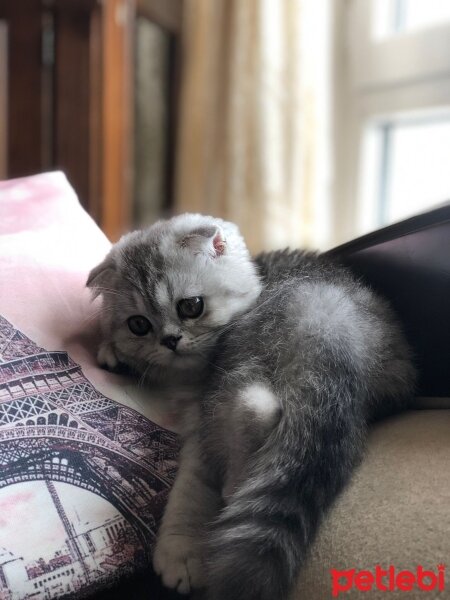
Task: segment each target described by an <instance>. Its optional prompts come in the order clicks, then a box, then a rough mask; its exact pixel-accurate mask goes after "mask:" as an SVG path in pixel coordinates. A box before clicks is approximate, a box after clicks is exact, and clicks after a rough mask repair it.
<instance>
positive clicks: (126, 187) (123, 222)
mask: <svg viewBox="0 0 450 600" xmlns="http://www.w3.org/2000/svg"><path fill="white" fill-rule="evenodd" d="M133 27H134V6H133V2H132V0H129V2H127V3H126V2H124V0H110V1H109V2H107V3H106V4H105V5H104V8H103V203H102V214H101V220H100V223H101V226H102V229H103V231H104V232H105V233H106V235H107V236H108V237H109V238H110V239H111V240H112V241H115V240H117V239H118V238H119V237H120V235H121V234H122V233H124V232H125V231H126V230H128V229H129V227H130V224H131V199H132V196H131V190H132V168H131V158H132V156H131V152H132V150H131V149H132V144H131V139H132V133H133V120H132V107H133V102H132V94H133V89H132V88H133V70H132V69H133V45H132V41H133V39H132V34H133Z"/></svg>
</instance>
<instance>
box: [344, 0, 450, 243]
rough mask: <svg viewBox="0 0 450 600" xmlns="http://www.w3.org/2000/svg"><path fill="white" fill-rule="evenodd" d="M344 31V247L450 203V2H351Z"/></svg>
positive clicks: (411, 0) (368, 0) (346, 9)
mask: <svg viewBox="0 0 450 600" xmlns="http://www.w3.org/2000/svg"><path fill="white" fill-rule="evenodd" d="M338 5H339V7H340V9H339V10H340V11H341V12H340V13H338V17H339V15H340V19H341V22H342V28H336V31H338V33H337V39H336V44H337V47H338V48H339V46H340V48H341V53H340V56H341V58H340V59H337V60H336V64H335V69H336V77H335V79H336V81H337V82H338V84H337V94H338V95H337V111H336V117H335V119H336V123H337V128H336V135H337V142H336V151H335V152H336V154H339V156H336V159H335V164H336V173H337V175H336V197H337V203H338V206H339V207H340V209H341V207H342V210H340V211H339V215H337V216H336V238H337V239H336V240H335V241H336V242H342V241H345V240H346V239H350V238H352V237H355V236H357V235H360V234H363V233H366V232H367V231H370V230H373V229H376V228H378V227H380V226H384V225H387V224H390V223H392V222H395V221H398V220H401V219H404V218H406V217H408V216H411V215H413V214H417V213H420V212H423V211H426V210H429V209H430V208H432V207H434V206H437V205H439V204H442V203H443V202H445V201H447V200H449V199H450V168H449V167H450V165H449V162H450V2H449V1H448V0H427V1H426V2H424V1H423V0H349V2H345V1H344V0H342V2H339V3H338Z"/></svg>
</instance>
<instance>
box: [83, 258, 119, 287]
mask: <svg viewBox="0 0 450 600" xmlns="http://www.w3.org/2000/svg"><path fill="white" fill-rule="evenodd" d="M115 272H116V266H115V263H114V260H113V259H112V257H111V256H109V255H108V256H107V257H106V258H105V260H104V261H103V262H101V263H100V264H99V265H97V266H96V267H94V268H93V269H92V271H91V272H90V273H89V276H88V278H87V281H86V287H88V288H90V289H91V290H92V293H93V296H94V298H96V297H97V296H100V294H102V293H103V288H107V287H111V279H112V278H113V276H114V274H115Z"/></svg>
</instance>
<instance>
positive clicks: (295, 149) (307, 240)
mask: <svg viewBox="0 0 450 600" xmlns="http://www.w3.org/2000/svg"><path fill="white" fill-rule="evenodd" d="M184 18H185V21H184V52H183V61H184V62H183V72H184V78H183V84H182V101H181V112H180V130H179V154H178V157H177V159H178V160H177V188H176V209H177V211H178V212H182V211H199V212H203V213H210V214H214V215H216V216H221V217H223V218H226V219H229V220H232V221H235V222H236V223H237V224H238V225H239V226H240V227H241V230H242V232H243V234H244V236H245V237H246V239H247V242H248V244H249V246H250V248H251V249H252V250H253V251H258V250H260V249H270V248H274V247H285V246H287V245H290V246H305V247H307V246H313V247H323V246H326V244H327V240H328V236H329V200H328V189H329V166H328V165H329V161H328V148H329V146H330V133H329V132H330V122H329V121H330V119H329V98H328V95H329V81H330V76H329V71H330V70H329V68H328V67H329V62H330V57H329V48H330V46H331V44H330V39H329V38H330V24H329V21H330V18H329V0H282V1H280V0H244V1H243V0H186V1H185V15H184Z"/></svg>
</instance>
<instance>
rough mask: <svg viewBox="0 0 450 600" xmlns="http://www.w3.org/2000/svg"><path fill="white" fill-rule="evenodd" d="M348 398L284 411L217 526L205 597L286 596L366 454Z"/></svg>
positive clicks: (280, 599) (360, 423)
mask: <svg viewBox="0 0 450 600" xmlns="http://www.w3.org/2000/svg"><path fill="white" fill-rule="evenodd" d="M343 395H344V396H347V397H343V398H337V397H336V396H334V398H333V402H329V403H328V405H325V404H326V401H324V400H323V399H320V402H319V406H318V403H317V400H318V399H317V398H315V401H313V402H305V403H304V404H303V403H302V404H303V406H305V407H306V408H305V409H304V410H302V409H301V408H300V407H299V406H298V403H297V402H293V403H290V402H287V403H286V404H285V406H284V407H283V408H284V410H283V415H282V417H281V419H280V422H279V423H278V426H277V427H276V429H275V430H274V431H273V432H272V434H271V435H270V437H269V439H268V440H267V442H266V443H265V444H264V446H263V447H262V448H261V449H260V451H259V452H258V454H257V456H255V460H254V461H253V463H252V464H251V465H250V467H249V469H248V477H247V478H246V480H245V482H244V483H243V484H242V485H241V486H240V488H239V489H238V490H237V491H236V492H235V493H234V494H233V495H232V497H231V498H230V501H229V503H228V505H227V507H226V508H225V509H224V510H223V512H222V513H221V515H220V517H219V519H218V520H217V522H216V523H215V525H214V527H213V531H212V534H211V536H210V539H209V543H208V550H207V560H208V562H209V572H208V580H209V589H208V593H207V598H208V600H244V599H245V600H284V599H286V598H287V597H288V593H289V590H290V589H291V587H292V585H293V584H294V582H295V578H296V576H297V574H298V571H299V569H300V567H301V566H302V564H303V562H304V560H305V557H306V555H307V550H308V548H309V546H310V544H311V542H312V540H313V539H314V536H315V534H316V531H317V529H318V526H319V523H320V521H321V517H322V515H323V513H324V511H325V510H326V508H327V507H328V506H329V505H330V504H331V502H332V501H333V500H334V498H335V497H336V495H337V494H338V493H339V492H340V490H341V489H342V487H343V486H344V484H345V483H346V481H347V480H348V478H349V476H350V473H351V472H352V470H353V467H354V466H355V464H356V463H357V462H358V461H359V458H360V456H361V451H362V446H363V438H364V432H365V419H364V418H363V417H362V416H361V417H358V415H357V409H356V408H355V406H353V404H354V402H353V399H352V398H351V397H350V396H351V395H348V394H343ZM322 402H323V403H322ZM311 406H314V407H315V409H314V410H312V409H311V408H310V407H311ZM348 410H351V411H352V412H354V413H356V414H355V415H354V417H353V418H351V417H350V418H349V413H348Z"/></svg>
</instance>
